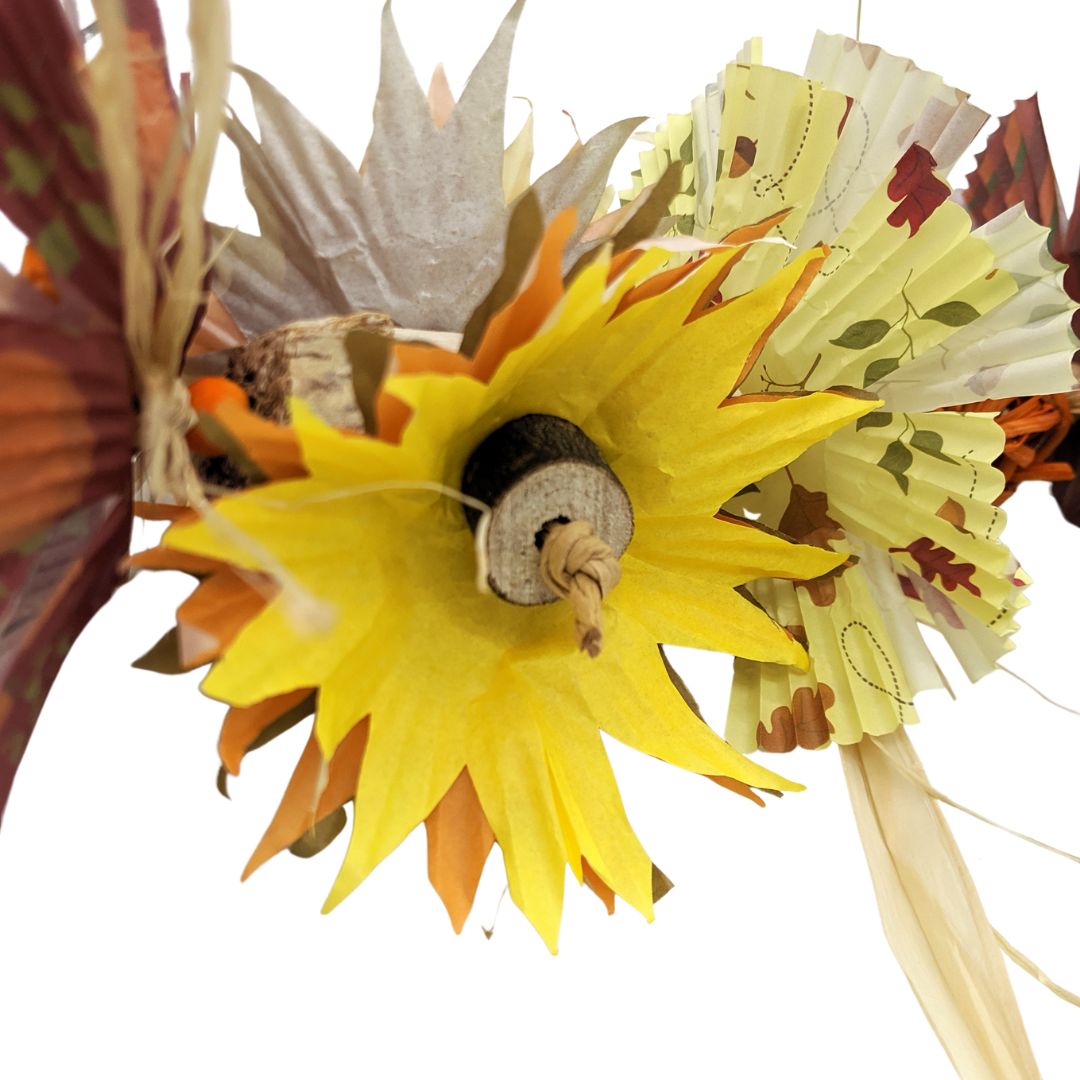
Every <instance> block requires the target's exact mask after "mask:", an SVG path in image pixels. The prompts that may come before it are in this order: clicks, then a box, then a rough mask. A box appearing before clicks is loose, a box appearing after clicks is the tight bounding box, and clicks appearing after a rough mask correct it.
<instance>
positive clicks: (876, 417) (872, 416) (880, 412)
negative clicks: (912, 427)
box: [855, 409, 893, 431]
mask: <svg viewBox="0 0 1080 1080" xmlns="http://www.w3.org/2000/svg"><path fill="white" fill-rule="evenodd" d="M892 419H893V414H892V413H891V412H886V411H885V410H884V409H877V410H876V411H874V412H872V413H867V414H866V415H865V416H860V417H859V419H858V420H856V421H855V430H856V431H862V429H863V428H868V427H870V428H874V427H888V426H889V425H890V424H891V423H892Z"/></svg>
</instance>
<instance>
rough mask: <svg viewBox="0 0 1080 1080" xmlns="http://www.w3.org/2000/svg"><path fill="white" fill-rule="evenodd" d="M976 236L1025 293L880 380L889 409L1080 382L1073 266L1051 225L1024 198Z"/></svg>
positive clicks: (1051, 390)
mask: <svg viewBox="0 0 1080 1080" xmlns="http://www.w3.org/2000/svg"><path fill="white" fill-rule="evenodd" d="M974 235H975V236H977V237H978V238H979V239H980V240H983V241H985V242H986V243H987V244H988V245H989V247H990V249H991V251H992V252H993V255H994V266H995V267H999V268H1000V269H1002V270H1003V271H1005V272H1007V273H1008V274H1009V275H1010V276H1011V277H1012V278H1013V280H1014V281H1015V282H1016V284H1017V287H1018V288H1017V292H1016V293H1015V295H1013V296H1011V297H1009V298H1008V299H1007V300H1006V301H1005V302H1004V303H1002V304H999V305H998V306H997V307H995V308H992V309H991V310H990V311H987V312H986V313H985V314H983V315H981V316H980V317H979V318H977V319H975V320H974V321H973V322H970V323H968V324H967V325H966V326H961V327H959V328H958V329H957V330H956V331H955V332H954V333H953V334H951V335H949V337H947V338H946V339H945V340H943V341H942V342H940V343H939V344H937V345H935V346H933V347H931V348H930V349H927V350H926V351H925V352H924V353H923V354H922V355H921V356H919V357H918V358H917V359H916V360H915V361H914V362H913V363H910V364H908V365H906V366H905V367H904V368H903V369H902V370H898V371H896V372H895V373H894V374H892V375H890V376H888V377H886V378H885V379H883V380H882V381H881V382H880V383H878V384H877V385H876V386H875V388H874V389H875V391H876V392H877V393H879V394H880V395H881V397H882V398H883V399H884V401H885V407H886V408H888V409H895V410H898V411H899V410H907V411H910V410H912V409H925V410H929V409H937V408H942V407H944V406H948V405H964V404H967V403H969V402H973V401H981V400H982V399H984V398H988V397H990V398H997V397H1001V398H1007V397H1012V396H1014V395H1021V396H1022V395H1034V394H1056V393H1063V392H1064V391H1066V390H1069V389H1070V388H1071V387H1072V385H1073V383H1074V382H1075V376H1074V374H1073V372H1072V368H1071V364H1070V361H1071V358H1072V356H1073V354H1074V353H1075V351H1076V349H1077V345H1078V342H1077V339H1076V335H1075V334H1074V333H1073V332H1072V327H1071V321H1072V314H1073V310H1074V305H1073V304H1072V303H1071V302H1070V301H1069V298H1068V297H1067V295H1066V294H1065V291H1064V288H1063V284H1062V279H1063V275H1064V269H1065V268H1064V266H1063V265H1062V264H1061V263H1059V262H1058V261H1057V260H1056V259H1055V258H1054V257H1053V256H1052V255H1051V254H1050V253H1049V251H1048V249H1047V237H1048V235H1049V230H1047V229H1045V228H1043V227H1042V226H1041V225H1037V224H1036V223H1035V222H1034V221H1032V220H1031V218H1029V217H1028V215H1027V212H1026V211H1025V210H1024V208H1023V206H1022V205H1017V206H1014V207H1012V208H1011V209H1009V210H1006V211H1005V212H1004V213H1003V214H1001V215H1000V216H999V217H996V218H994V219H992V220H991V221H989V222H988V223H987V224H986V225H984V226H983V227H982V228H980V229H978V230H977V231H976V232H975V234H974Z"/></svg>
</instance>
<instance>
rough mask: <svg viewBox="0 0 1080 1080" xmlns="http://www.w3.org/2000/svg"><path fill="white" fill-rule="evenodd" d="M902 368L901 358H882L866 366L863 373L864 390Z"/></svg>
mask: <svg viewBox="0 0 1080 1080" xmlns="http://www.w3.org/2000/svg"><path fill="white" fill-rule="evenodd" d="M899 366H900V357H899V356H882V357H879V358H878V359H877V360H875V361H874V362H873V363H872V364H867V365H866V371H864V372H863V388H864V389H865V388H866V387H867V386H871V385H873V384H874V383H876V382H877V381H878V380H879V379H884V378H885V376H886V375H891V374H892V373H893V372H894V371H895V370H896V369H897V368H898V367H899Z"/></svg>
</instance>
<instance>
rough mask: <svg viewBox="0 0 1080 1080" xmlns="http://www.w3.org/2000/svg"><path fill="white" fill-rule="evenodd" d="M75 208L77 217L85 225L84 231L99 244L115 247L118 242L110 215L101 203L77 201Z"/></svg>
mask: <svg viewBox="0 0 1080 1080" xmlns="http://www.w3.org/2000/svg"><path fill="white" fill-rule="evenodd" d="M77 209H78V211H79V219H80V220H81V221H82V223H83V225H85V226H86V231H87V232H88V233H89V234H90V235H91V236H92V237H93V238H94V239H95V240H96V241H97V242H98V243H99V244H104V245H105V247H116V246H117V245H118V244H119V243H120V240H119V237H118V236H117V235H116V226H115V225H114V224H113V219H112V215H111V214H110V213H109V211H108V210H106V209H105V207H104V206H102V205H101V203H99V202H91V201H85V202H81V203H79V205H78V207H77Z"/></svg>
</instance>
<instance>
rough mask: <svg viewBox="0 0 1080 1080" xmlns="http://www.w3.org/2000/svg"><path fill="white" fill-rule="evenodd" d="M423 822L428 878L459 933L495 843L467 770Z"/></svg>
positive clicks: (464, 770) (459, 776) (462, 772)
mask: <svg viewBox="0 0 1080 1080" xmlns="http://www.w3.org/2000/svg"><path fill="white" fill-rule="evenodd" d="M424 825H425V826H426V828H427V845H428V880H429V881H430V882H431V884H432V885H433V886H434V888H435V891H436V892H437V893H438V894H439V898H440V899H441V900H442V902H443V904H444V905H445V906H446V913H447V914H448V915H449V916H450V923H451V925H452V926H453V927H454V930H455V932H456V933H459V934H460V933H461V928H462V927H463V926H464V925H465V919H466V918H467V917H468V915H469V912H470V911H471V910H472V905H473V900H474V898H475V897H476V887H477V885H479V884H480V875H481V874H482V873H483V871H484V863H485V862H487V857H488V854H489V853H490V852H491V848H492V845H493V844H494V843H495V834H494V833H493V832H492V831H491V826H490V825H489V824H488V820H487V818H486V817H485V816H484V811H483V808H482V807H481V806H480V800H479V798H477V795H476V788H475V787H473V782H472V780H471V779H470V777H469V771H468V769H462V771H461V773H460V774H459V775H458V778H457V779H456V780H455V781H454V782H453V784H451V785H450V789H449V790H448V791H447V793H446V794H445V795H444V796H443V797H442V798H441V799H440V800H439V802H438V804H437V805H436V807H435V809H434V810H432V811H431V813H430V814H429V815H428V817H427V820H426V821H425V822H424Z"/></svg>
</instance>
